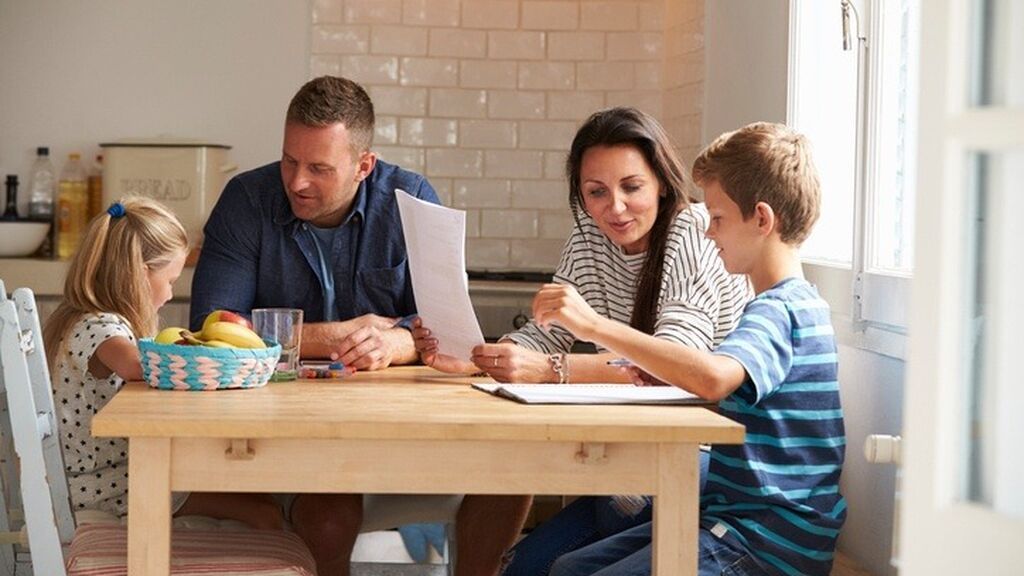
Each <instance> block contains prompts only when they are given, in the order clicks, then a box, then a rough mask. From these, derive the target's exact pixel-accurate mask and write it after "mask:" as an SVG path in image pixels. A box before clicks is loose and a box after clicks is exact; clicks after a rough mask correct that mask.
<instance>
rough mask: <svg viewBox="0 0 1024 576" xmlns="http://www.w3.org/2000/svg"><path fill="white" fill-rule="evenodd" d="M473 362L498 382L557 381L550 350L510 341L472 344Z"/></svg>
mask: <svg viewBox="0 0 1024 576" xmlns="http://www.w3.org/2000/svg"><path fill="white" fill-rule="evenodd" d="M473 364H476V366H477V367H478V368H479V369H480V370H483V371H484V372H487V374H488V375H490V377H491V378H494V379H495V380H497V381H498V382H558V374H556V373H555V371H554V369H552V368H551V363H550V362H548V356H547V354H544V353H542V352H536V351H534V350H530V349H528V348H523V347H522V346H519V345H517V344H512V343H510V342H503V343H498V344H481V345H480V346H477V347H475V348H473Z"/></svg>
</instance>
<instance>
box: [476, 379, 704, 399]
mask: <svg viewBox="0 0 1024 576" xmlns="http://www.w3.org/2000/svg"><path fill="white" fill-rule="evenodd" d="M473 387H474V388H476V389H477V390H482V391H484V392H487V393H488V394H494V395H495V396H500V397H502V398H508V399H509V400H515V401H516V402H522V403H524V404H708V403H709V402H708V401H707V400H703V399H702V398H700V397H699V396H697V395H695V394H691V393H690V392H687V391H686V390H682V389H680V388H676V387H675V386H634V385H632V384H483V383H477V384H473Z"/></svg>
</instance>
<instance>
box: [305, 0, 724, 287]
mask: <svg viewBox="0 0 1024 576" xmlns="http://www.w3.org/2000/svg"><path fill="white" fill-rule="evenodd" d="M705 1H706V0H312V1H311V2H310V3H309V10H310V23H311V28H310V46H309V49H310V61H309V64H310V74H311V75H312V76H319V75H322V74H340V75H344V76H348V77H350V78H352V79H353V80H356V81H358V82H360V83H361V84H363V85H364V87H366V88H367V90H368V92H369V93H370V97H371V98H372V99H373V102H374V108H375V111H376V113H377V126H376V130H375V136H374V138H375V141H374V147H375V150H376V151H377V152H378V154H379V155H380V157H381V158H383V159H384V160H386V161H388V162H394V163H398V164H400V165H402V166H403V167H406V168H409V169H411V170H416V171H418V172H421V173H423V174H425V175H426V176H427V177H428V178H429V179H430V182H431V183H432V185H433V186H434V188H435V189H436V190H437V192H438V196H439V198H440V199H441V201H442V202H444V203H445V204H446V205H451V206H454V207H457V208H461V209H465V210H467V214H466V230H467V237H468V240H467V259H468V262H469V266H470V268H491V269H503V268H504V269H508V268H515V269H529V270H552V269H553V268H554V266H555V265H556V264H557V261H558V256H559V252H560V250H561V247H562V244H563V243H564V240H565V237H566V235H567V234H568V232H569V230H570V229H571V226H572V215H571V213H570V211H569V208H568V185H567V183H566V180H565V175H564V163H565V157H566V152H567V150H568V148H569V145H570V143H571V141H572V138H573V136H574V135H575V132H576V129H577V127H578V126H579V124H580V123H581V122H582V121H583V120H584V119H585V118H586V117H587V116H589V115H590V114H591V113H593V112H594V111H596V110H599V109H601V108H603V107H605V106H612V105H630V106H636V107H638V108H641V109H643V110H646V111H648V112H650V113H651V114H653V115H654V116H656V117H658V118H659V119H661V120H662V123H663V124H664V125H665V128H666V130H668V131H669V133H670V135H671V136H672V138H673V140H674V141H675V142H676V144H677V146H678V147H679V150H680V151H681V152H682V153H683V154H684V155H685V158H684V160H685V161H686V162H691V161H692V159H693V156H694V155H695V154H696V152H697V151H698V149H699V147H700V144H701V141H702V138H703V135H702V134H701V120H702V111H703V97H704V76H705V74H706V72H705V68H704V39H703V19H704V16H703V14H704V2H705Z"/></svg>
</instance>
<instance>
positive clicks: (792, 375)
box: [701, 278, 846, 576]
mask: <svg viewBox="0 0 1024 576" xmlns="http://www.w3.org/2000/svg"><path fill="white" fill-rule="evenodd" d="M715 353H716V354H721V355H725V356H728V357H730V358H733V359H735V360H737V361H738V362H739V363H740V364H742V365H743V368H744V370H746V373H747V379H746V381H745V382H744V383H743V384H742V385H740V387H739V388H738V389H737V390H736V391H735V392H733V393H732V394H730V395H729V396H728V397H726V398H725V399H724V400H722V401H721V402H720V403H719V405H718V406H719V412H720V413H721V414H722V415H723V416H725V417H727V418H729V419H731V420H735V421H736V422H739V423H740V424H743V425H744V426H746V428H747V435H746V440H745V442H744V443H743V444H742V445H739V446H726V445H715V446H713V447H712V448H711V463H710V467H709V468H708V477H707V482H706V484H705V486H704V491H703V493H702V494H701V525H702V526H703V527H704V528H706V529H708V530H711V532H712V533H715V534H721V533H724V532H728V533H730V534H732V535H734V536H735V537H736V538H737V539H738V540H739V541H740V542H741V543H743V544H744V545H745V546H746V547H747V549H749V550H750V552H751V554H753V556H754V557H755V558H756V559H757V560H758V561H759V562H760V563H761V564H762V566H763V567H765V568H766V569H767V571H768V572H769V573H771V574H787V575H791V576H792V575H797V574H808V575H812V576H815V575H820V576H826V575H827V574H829V571H830V570H831V567H832V555H833V553H834V550H835V545H836V538H837V537H838V535H839V528H840V527H841V526H842V525H843V520H844V518H845V517H846V501H845V500H844V499H843V497H842V495H840V493H839V474H840V471H841V470H842V466H843V452H844V449H845V448H846V436H845V433H844V430H843V410H842V407H841V406H840V402H839V381H838V378H839V376H838V364H837V361H836V344H835V334H834V333H833V330H832V323H831V319H830V317H829V307H828V304H827V303H826V302H825V301H824V300H822V299H821V297H820V296H818V293H817V291H816V290H815V289H814V287H812V286H811V285H810V284H808V283H807V281H806V280H803V279H798V278H789V279H787V280H784V281H782V282H780V283H779V284H776V285H775V286H774V287H772V288H771V289H769V290H766V291H764V292H763V293H761V294H759V295H758V296H757V297H756V298H754V299H753V300H751V301H750V304H748V305H747V308H746V310H745V311H744V312H743V317H742V318H740V322H739V326H737V327H736V331H735V332H733V333H732V334H730V335H729V337H728V338H726V339H725V341H724V342H722V345H721V346H719V347H718V349H717V350H715Z"/></svg>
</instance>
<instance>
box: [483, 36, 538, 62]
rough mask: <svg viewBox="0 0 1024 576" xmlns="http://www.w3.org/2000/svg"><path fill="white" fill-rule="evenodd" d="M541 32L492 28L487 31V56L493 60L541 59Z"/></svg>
mask: <svg viewBox="0 0 1024 576" xmlns="http://www.w3.org/2000/svg"><path fill="white" fill-rule="evenodd" d="M544 39H545V36H544V33H543V32H534V31H522V30H519V31H509V30H494V31H491V32H488V33H487V57H488V58H491V59H493V60H541V59H543V58H544V46H545V40H544Z"/></svg>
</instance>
